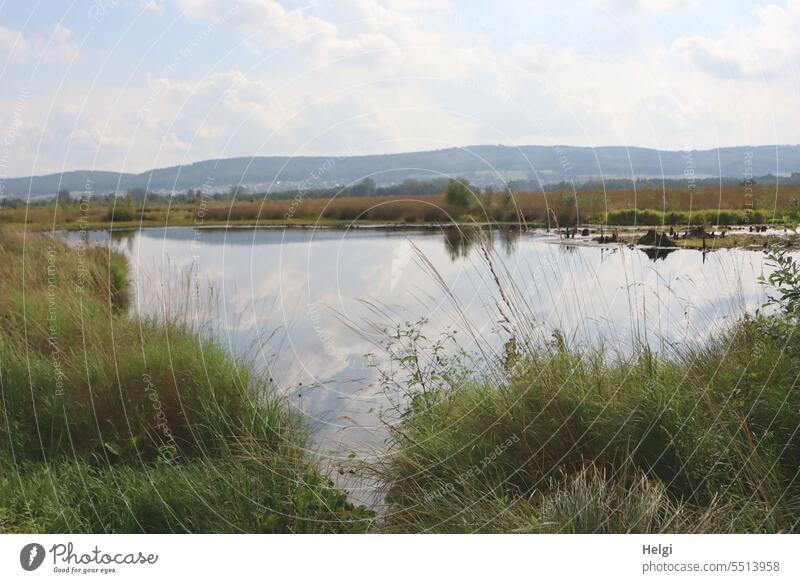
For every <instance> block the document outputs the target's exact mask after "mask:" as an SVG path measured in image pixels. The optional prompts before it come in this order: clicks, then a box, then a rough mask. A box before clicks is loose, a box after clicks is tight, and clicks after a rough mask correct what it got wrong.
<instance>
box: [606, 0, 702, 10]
mask: <svg viewBox="0 0 800 583" xmlns="http://www.w3.org/2000/svg"><path fill="white" fill-rule="evenodd" d="M595 3H596V4H597V5H599V6H601V7H603V8H605V9H608V10H611V11H614V12H627V13H637V12H676V11H680V10H687V9H690V8H693V7H694V6H696V5H697V0H595Z"/></svg>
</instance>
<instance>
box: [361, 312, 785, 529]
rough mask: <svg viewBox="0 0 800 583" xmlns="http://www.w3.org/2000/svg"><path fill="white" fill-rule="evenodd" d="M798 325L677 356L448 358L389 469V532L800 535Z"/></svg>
mask: <svg viewBox="0 0 800 583" xmlns="http://www.w3.org/2000/svg"><path fill="white" fill-rule="evenodd" d="M787 326H788V327H787ZM794 332H795V327H794V326H793V325H789V324H787V321H786V320H784V319H781V318H770V319H768V318H757V319H748V320H746V321H744V322H742V323H740V324H739V325H737V326H736V327H735V328H734V329H732V330H731V331H730V332H729V334H728V335H726V336H724V337H722V338H718V339H716V340H713V341H711V342H710V343H709V344H708V345H706V346H703V347H694V348H691V349H686V350H685V351H684V352H683V354H681V355H680V356H676V357H673V358H670V359H667V358H664V357H657V356H655V355H653V354H652V353H651V352H649V351H647V350H644V349H643V350H640V351H639V352H638V353H637V354H635V355H634V356H631V357H629V358H619V357H617V358H610V357H608V355H603V354H598V353H596V352H591V351H573V350H569V349H567V348H566V347H565V346H564V345H563V343H561V342H554V343H552V344H551V345H549V346H545V347H538V348H537V349H536V350H533V351H529V352H528V353H525V354H521V355H519V356H518V357H517V358H516V359H515V361H514V364H513V366H510V367H508V368H507V369H506V370H505V371H503V372H502V373H498V372H497V371H495V372H494V374H492V375H491V376H488V375H487V376H485V377H484V376H481V375H477V374H475V373H464V372H463V371H461V372H457V371H451V372H447V371H446V370H440V371H439V372H438V373H437V376H436V378H438V379H440V381H439V382H438V383H435V384H433V385H430V386H429V390H428V391H427V392H426V393H425V394H424V397H423V398H416V399H413V400H412V401H411V405H410V408H409V409H408V410H407V411H405V413H404V414H403V416H402V418H401V419H402V421H401V423H400V424H399V425H398V426H396V427H395V428H394V429H393V431H392V434H391V443H390V449H389V455H388V456H387V459H386V460H385V461H384V462H383V463H382V464H380V465H379V466H378V467H377V468H375V470H376V471H377V472H378V473H379V475H380V476H381V478H382V479H384V480H386V482H387V483H389V484H390V488H389V502H390V509H389V511H388V512H387V517H388V523H387V528H388V529H389V530H394V531H401V532H424V531H437V532H441V531H454V532H508V531H515V532H516V531H525V532H584V533H587V532H783V531H785V532H797V531H798V530H800V488H798V486H799V485H800V484H798V467H800V387H798V375H800V343H798V342H797V341H796V339H795V338H794V337H793V334H794ZM411 362H413V360H411ZM499 376H502V377H503V379H504V380H503V381H502V382H498V380H497V379H498V377H499Z"/></svg>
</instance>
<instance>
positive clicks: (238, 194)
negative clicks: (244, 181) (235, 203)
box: [230, 184, 248, 200]
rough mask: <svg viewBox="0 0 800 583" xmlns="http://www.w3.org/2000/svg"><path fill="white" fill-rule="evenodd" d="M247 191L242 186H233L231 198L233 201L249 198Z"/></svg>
mask: <svg viewBox="0 0 800 583" xmlns="http://www.w3.org/2000/svg"><path fill="white" fill-rule="evenodd" d="M247 194H248V193H247V189H246V188H245V187H244V186H242V185H241V184H237V185H234V186H231V190H230V196H231V198H232V199H234V200H235V199H237V198H244V197H246V196H247Z"/></svg>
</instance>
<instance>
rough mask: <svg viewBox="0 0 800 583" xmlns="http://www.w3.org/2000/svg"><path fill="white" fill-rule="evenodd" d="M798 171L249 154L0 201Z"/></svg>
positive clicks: (56, 181)
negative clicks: (450, 180) (447, 179)
mask: <svg viewBox="0 0 800 583" xmlns="http://www.w3.org/2000/svg"><path fill="white" fill-rule="evenodd" d="M791 172H800V146H797V145H794V146H739V147H732V148H719V149H712V150H692V151H667V150H653V149H648V148H628V147H622V146H603V147H598V148H588V147H576V146H519V147H516V146H468V147H464V148H448V149H443V150H433V151H427V152H408V153H401V154H385V155H373V156H348V157H337V156H330V157H329V156H304V157H293V158H290V157H283V156H267V157H250V158H229V159H220V160H205V161H202V162H196V163H194V164H190V165H186V166H173V167H170V168H159V169H155V170H150V171H147V172H143V173H141V174H130V173H118V172H109V171H86V170H77V171H71V172H65V173H63V174H49V175H46V176H35V177H25V178H9V179H6V180H5V183H4V188H3V191H2V194H3V196H14V197H21V196H27V195H28V194H29V193H30V194H32V195H49V194H55V193H56V192H57V191H58V190H69V191H72V192H84V191H87V190H89V191H91V192H93V193H95V194H104V193H108V192H122V191H126V190H130V189H134V188H146V189H148V190H153V191H161V192H169V191H172V190H175V191H179V192H183V191H185V190H187V189H189V188H193V189H197V188H203V187H204V186H205V187H206V188H208V189H210V190H214V191H217V190H224V189H226V188H228V187H229V186H230V185H236V184H240V183H241V184H242V185H244V186H245V187H247V188H248V189H252V190H258V191H267V190H269V191H286V190H289V189H293V188H297V187H303V188H321V187H329V186H333V185H347V184H352V183H354V182H357V181H360V180H362V179H364V178H367V177H370V178H372V179H373V180H374V182H375V183H376V184H377V185H386V184H396V183H399V182H401V181H402V180H404V179H408V178H425V179H430V178H435V177H440V176H458V177H461V178H466V179H468V180H470V181H471V182H473V183H475V184H478V185H483V184H492V185H496V184H500V183H502V182H508V181H534V182H536V183H538V182H539V181H541V182H542V183H545V184H547V183H554V182H560V181H562V180H576V181H586V180H589V179H593V178H599V177H601V176H602V177H605V178H634V177H636V178H639V177H661V176H664V177H668V178H678V177H685V176H692V175H694V176H698V177H702V176H725V177H741V178H744V177H748V176H761V175H766V174H787V173H791Z"/></svg>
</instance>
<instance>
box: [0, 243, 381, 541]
mask: <svg viewBox="0 0 800 583" xmlns="http://www.w3.org/2000/svg"><path fill="white" fill-rule="evenodd" d="M127 301H128V296H127V265H126V262H125V258H124V256H122V255H121V254H118V253H117V252H115V251H109V250H108V249H102V248H97V247H79V248H72V247H67V246H66V245H63V244H61V243H59V242H57V241H55V240H53V239H52V238H50V237H47V236H45V235H38V234H30V233H28V234H26V233H24V232H18V231H12V230H7V229H6V230H3V231H0V393H1V394H2V415H1V416H0V448H1V449H0V469H2V471H1V472H0V530H3V531H12V532H14V531H40V532H55V531H58V532H107V531H110V532H140V531H143V532H184V531H190V532H220V531H224V532H229V531H248V532H249V531H263V532H277V531H304V532H305V531H321V532H325V531H349V530H353V529H358V528H360V525H361V524H364V521H366V520H367V519H368V518H369V513H368V512H366V511H364V510H362V509H356V508H354V507H353V506H352V505H351V504H349V503H348V502H347V501H346V499H345V497H344V495H343V494H342V493H341V492H339V491H338V490H336V489H335V488H334V487H333V486H332V484H331V483H330V481H329V480H328V479H327V478H325V477H323V476H322V475H321V474H320V473H319V471H318V470H316V469H315V467H314V466H313V464H312V463H311V460H310V456H308V455H307V449H306V448H307V432H306V430H305V428H304V426H303V423H302V420H301V419H300V418H299V417H298V416H297V415H296V414H294V413H293V412H292V411H291V409H290V408H289V407H288V406H287V405H286V404H285V403H284V402H283V400H282V399H281V398H280V397H279V396H278V395H277V394H276V392H275V390H274V389H273V387H271V386H269V384H268V382H267V381H265V380H264V379H262V378H260V377H259V376H258V375H255V374H254V373H253V372H252V369H251V367H250V366H249V364H248V363H246V362H242V361H239V360H236V359H235V358H233V357H231V356H230V355H229V354H227V353H226V352H225V351H224V350H223V349H222V348H221V347H220V346H218V345H216V344H215V343H213V342H212V341H209V340H206V339H204V338H202V337H201V336H200V335H199V334H198V333H197V331H196V330H194V329H192V328H191V327H190V326H189V325H188V324H187V323H186V322H185V321H182V320H181V319H179V318H175V317H169V318H167V319H166V320H165V319H158V320H157V319H155V318H132V317H131V316H130V315H129V314H128V312H127V310H126V309H125V308H126V306H127ZM362 519H363V520H362Z"/></svg>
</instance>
